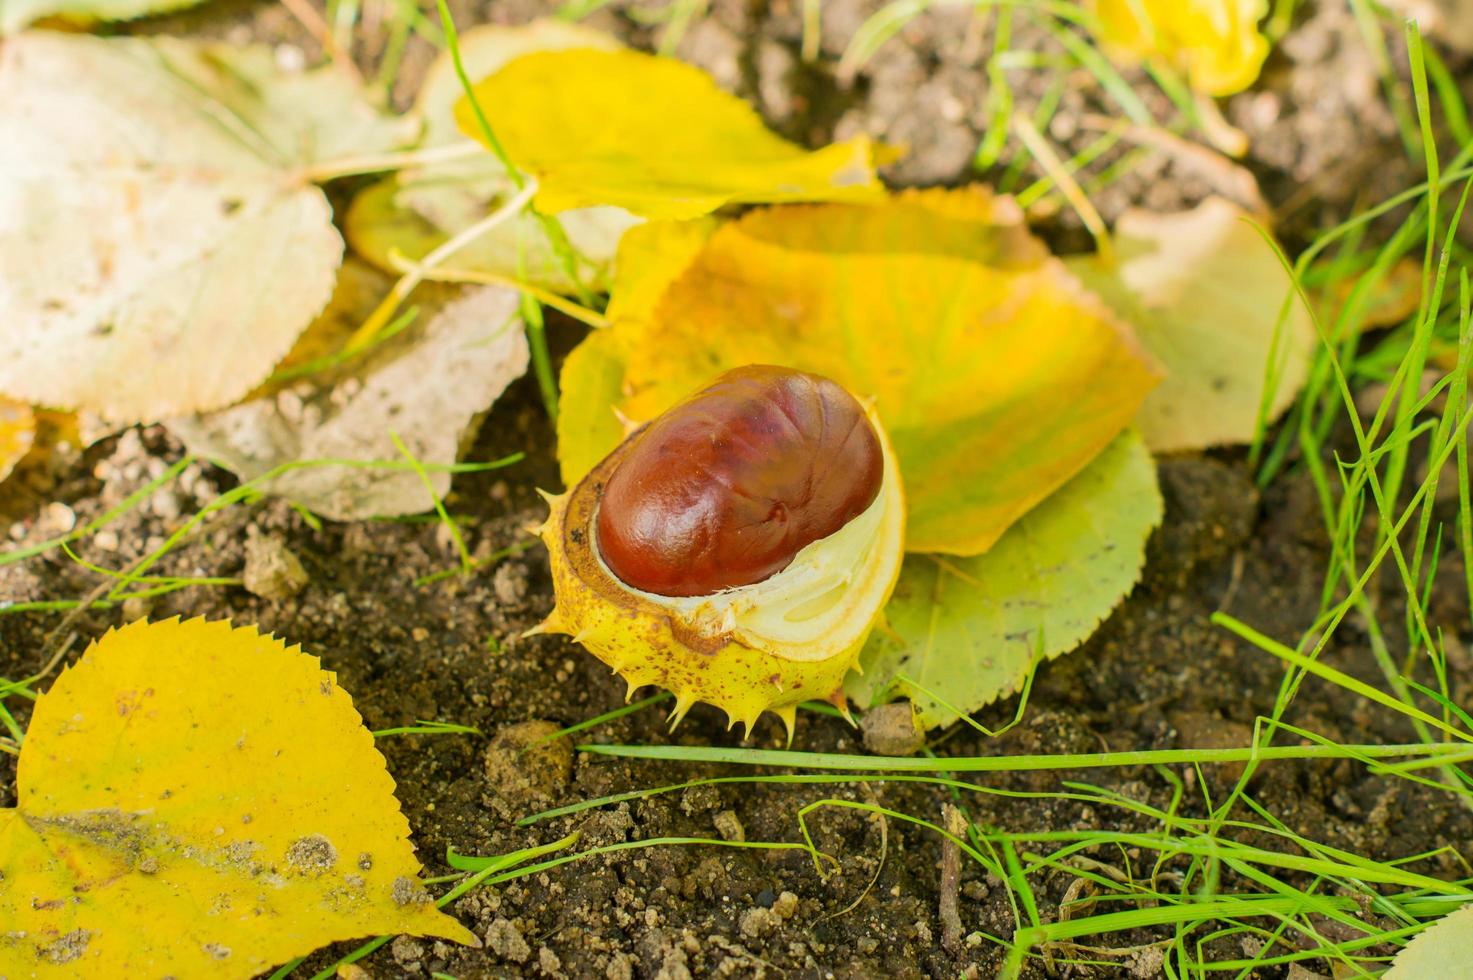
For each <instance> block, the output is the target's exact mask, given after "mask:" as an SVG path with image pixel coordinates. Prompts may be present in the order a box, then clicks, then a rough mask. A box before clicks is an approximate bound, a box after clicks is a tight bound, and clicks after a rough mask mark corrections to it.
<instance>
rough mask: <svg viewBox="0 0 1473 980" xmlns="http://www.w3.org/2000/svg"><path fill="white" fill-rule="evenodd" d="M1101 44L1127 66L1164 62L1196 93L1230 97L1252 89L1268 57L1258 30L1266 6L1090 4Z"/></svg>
mask: <svg viewBox="0 0 1473 980" xmlns="http://www.w3.org/2000/svg"><path fill="white" fill-rule="evenodd" d="M1089 6H1090V8H1091V9H1092V12H1093V13H1094V15H1095V20H1096V23H1097V24H1098V25H1099V33H1100V40H1101V41H1102V42H1103V43H1104V45H1105V48H1106V50H1107V51H1109V52H1110V53H1111V54H1112V55H1114V56H1115V57H1117V58H1120V59H1121V60H1124V61H1126V62H1128V63H1133V62H1137V61H1142V60H1144V61H1160V62H1164V63H1165V64H1167V65H1169V66H1171V67H1172V68H1175V69H1178V70H1180V71H1183V72H1185V73H1186V76H1187V80H1188V82H1189V83H1190V84H1191V86H1192V88H1194V89H1196V90H1197V91H1199V92H1203V93H1205V94H1207V95H1232V94H1233V93H1234V92H1241V91H1243V89H1245V88H1247V87H1248V86H1249V85H1252V84H1253V82H1254V80H1255V79H1257V78H1258V72H1259V70H1260V69H1261V68H1262V67H1263V59H1264V58H1266V57H1268V39H1267V38H1265V37H1264V36H1263V34H1261V33H1260V32H1259V30H1258V23H1259V21H1261V20H1263V18H1264V17H1265V16H1266V15H1267V14H1268V0H1090V3H1089Z"/></svg>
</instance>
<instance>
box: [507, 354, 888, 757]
mask: <svg viewBox="0 0 1473 980" xmlns="http://www.w3.org/2000/svg"><path fill="white" fill-rule="evenodd" d="M548 500H549V503H550V505H551V513H550V514H549V516H548V519H547V522H546V523H545V524H544V525H543V527H542V529H541V532H540V533H541V535H542V538H543V541H544V542H545V543H546V544H547V547H548V550H549V553H550V555H551V566H552V575H553V587H554V592H555V594H556V599H557V604H556V606H555V608H554V609H553V612H552V614H551V615H550V616H549V617H548V618H547V620H545V621H544V622H543V623H542V624H541V625H540V626H538V627H537V628H536V629H535V630H534V631H533V632H541V633H550V632H557V633H568V634H570V635H572V636H573V638H574V639H575V640H577V641H578V642H580V643H582V644H583V645H584V646H585V647H587V648H588V649H589V650H590V651H591V652H592V653H593V654H594V655H595V656H597V657H598V658H599V659H600V660H603V661H604V662H605V663H607V664H609V665H610V666H611V667H613V668H614V670H615V671H617V672H618V673H620V674H621V675H622V676H623V677H624V678H625V680H626V681H628V683H629V687H630V694H631V695H632V694H633V692H634V690H636V689H637V688H639V687H642V686H644V685H646V684H657V685H659V686H661V687H664V688H667V689H668V690H670V691H672V692H674V694H675V695H676V706H675V710H674V712H673V714H672V718H673V720H675V721H677V722H678V721H679V719H680V718H681V717H683V716H684V715H685V713H686V712H687V711H688V710H689V709H690V707H691V705H692V704H694V703H695V702H696V701H705V702H708V703H711V704H714V705H716V706H718V707H720V708H722V709H724V710H725V711H726V712H727V715H728V719H729V721H730V722H731V723H732V724H735V723H736V722H737V721H741V722H743V723H744V724H745V725H746V726H747V728H748V729H750V728H751V726H752V724H753V723H754V722H755V721H756V719H757V717H758V716H759V715H760V714H761V713H762V712H763V711H769V710H770V711H773V712H775V713H777V714H778V715H779V716H780V717H782V718H783V720H784V722H785V723H786V724H787V726H788V730H789V735H790V737H791V732H792V725H793V720H794V714H795V711H796V708H797V705H798V703H799V702H801V701H805V700H812V699H822V700H828V701H830V702H832V703H833V704H835V705H836V706H838V707H839V708H841V709H844V707H845V701H844V694H843V679H844V675H845V674H846V673H848V671H849V670H850V668H851V667H852V666H853V664H854V661H855V659H856V658H857V657H858V655H859V651H860V649H861V648H862V647H863V645H864V642H865V640H866V639H867V638H868V636H869V633H870V630H871V628H872V627H873V625H874V623H875V621H876V620H877V618H878V617H879V615H880V611H881V610H882V609H883V607H884V605H885V603H886V601H887V600H888V599H889V596H890V592H891V590H892V589H893V588H894V585H895V580H896V577H897V576H898V575H899V572H900V563H901V559H902V557H903V553H904V525H905V506H904V495H903V493H902V490H901V483H900V471H899V468H898V466H897V465H896V462H895V456H894V453H893V452H892V451H891V448H890V445H889V442H888V440H887V438H886V436H885V433H884V429H883V427H882V426H881V425H880V422H879V419H878V417H877V415H876V413H875V412H874V409H873V407H872V406H867V405H865V404H863V403H861V402H860V401H859V400H858V399H856V398H855V397H854V396H853V395H851V394H850V393H849V392H847V391H845V390H844V389H843V388H842V387H841V386H839V385H838V384H837V383H835V382H833V381H831V380H829V379H827V378H823V377H820V376H818V375H813V374H807V373H804V372H801V371H795V370H792V369H789V368H780V367H771V366H749V367H744V368H739V369H737V370H735V371H731V372H728V373H727V374H725V375H722V376H721V377H719V378H717V379H715V380H714V381H713V383H712V384H711V385H710V386H709V387H707V388H705V389H703V390H701V391H699V392H697V393H695V394H693V395H692V396H690V397H689V398H687V399H686V400H684V401H682V402H680V403H679V404H677V405H675V406H674V407H673V408H671V409H670V410H669V411H667V412H666V413H664V414H663V415H661V416H659V417H658V418H657V419H655V420H653V421H651V422H650V423H649V424H648V425H646V426H644V427H642V428H641V429H639V430H636V431H635V432H634V433H632V434H631V435H630V436H629V437H628V438H626V439H625V440H624V442H623V443H621V444H620V445H619V446H618V447H617V448H616V449H615V450H614V451H613V452H612V453H610V454H609V455H608V456H607V457H605V458H604V460H603V461H602V462H600V463H599V464H598V465H597V466H595V467H594V468H593V469H592V470H591V471H590V472H589V473H588V474H587V475H586V476H585V477H584V478H583V479H582V480H581V481H580V482H579V483H578V484H577V485H576V486H575V487H573V488H572V489H571V490H570V491H569V492H567V493H565V494H563V495H561V496H558V497H549V498H548Z"/></svg>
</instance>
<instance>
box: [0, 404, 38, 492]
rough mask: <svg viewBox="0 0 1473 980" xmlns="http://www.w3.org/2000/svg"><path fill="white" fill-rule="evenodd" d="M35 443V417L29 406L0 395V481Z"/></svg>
mask: <svg viewBox="0 0 1473 980" xmlns="http://www.w3.org/2000/svg"><path fill="white" fill-rule="evenodd" d="M35 441H36V415H35V413H34V412H32V411H31V406H29V405H27V404H25V403H24V402H18V401H13V400H11V399H9V398H6V397H5V396H4V395H0V480H3V479H5V478H6V477H7V476H9V475H10V471H11V470H13V469H15V464H16V463H19V462H20V461H21V458H22V457H23V456H25V454H26V453H28V452H30V451H31V444H32V443H34V442H35Z"/></svg>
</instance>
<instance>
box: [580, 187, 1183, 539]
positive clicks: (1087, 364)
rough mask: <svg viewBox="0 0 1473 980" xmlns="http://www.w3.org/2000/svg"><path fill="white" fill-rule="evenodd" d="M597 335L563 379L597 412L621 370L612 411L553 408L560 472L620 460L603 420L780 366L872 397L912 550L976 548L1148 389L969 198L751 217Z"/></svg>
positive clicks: (1146, 368) (658, 408)
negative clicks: (755, 367) (748, 369)
mask: <svg viewBox="0 0 1473 980" xmlns="http://www.w3.org/2000/svg"><path fill="white" fill-rule="evenodd" d="M630 275H633V273H632V272H631V273H630ZM624 278H625V272H624V270H623V269H621V270H620V272H619V281H620V282H623V281H624ZM618 299H619V297H618V295H617V293H616V296H615V298H614V301H613V302H617V301H618ZM642 302H644V301H641V303H642ZM635 305H640V304H639V303H637V304H635ZM609 331H610V332H612V333H613V334H614V336H615V338H616V339H615V340H606V339H604V338H603V337H602V336H599V337H597V338H596V339H595V340H594V341H593V344H594V346H593V347H592V349H591V350H590V351H588V352H585V355H584V356H585V357H586V359H587V360H585V361H582V362H580V364H579V365H578V369H579V370H580V371H581V372H585V376H588V375H596V376H599V377H601V378H603V381H602V382H601V388H600V391H601V392H602V394H601V396H600V397H603V398H607V397H608V396H609V395H610V394H611V393H612V392H613V391H614V388H613V385H612V381H611V379H612V376H613V375H614V373H615V372H616V371H617V370H618V369H617V368H616V367H615V366H613V364H612V363H610V362H611V361H612V360H613V358H615V357H622V358H623V360H624V367H623V369H622V373H623V378H622V380H621V381H620V382H619V385H618V389H617V390H618V395H619V397H618V401H617V402H615V403H614V404H613V405H609V404H607V403H606V402H603V403H594V401H593V399H592V398H590V399H588V400H587V401H586V402H580V403H579V404H576V405H572V406H565V407H564V414H565V415H567V414H570V410H571V411H575V412H576V413H577V415H578V418H575V419H568V420H567V421H566V422H565V423H564V425H563V429H562V431H563V435H564V439H563V441H562V442H561V444H560V446H559V455H560V457H561V458H563V459H564V460H567V461H568V462H569V464H570V465H567V466H565V472H566V473H567V474H569V475H574V474H577V473H578V470H579V468H580V467H582V466H585V465H586V464H587V462H588V461H589V460H596V459H598V458H601V457H602V456H603V455H604V454H605V453H607V452H608V451H609V450H610V449H612V448H613V445H614V444H617V441H618V440H617V438H615V435H616V430H615V429H614V428H613V427H612V426H610V425H608V424H607V421H606V418H607V416H608V415H609V414H610V413H611V412H612V411H615V410H616V411H617V412H619V413H620V414H622V415H624V416H625V417H627V418H629V419H632V420H634V421H643V420H647V419H650V418H653V417H654V416H656V415H658V414H659V413H660V412H662V411H664V410H665V409H666V408H668V407H669V406H670V405H672V404H674V403H675V402H676V401H677V400H679V398H680V397H681V396H683V395H684V394H685V393H686V392H689V391H692V390H695V389H697V388H699V387H700V386H701V385H703V384H705V383H706V382H707V381H708V380H709V379H710V378H711V377H713V376H715V375H716V374H718V373H720V372H722V371H725V370H727V369H729V368H732V367H736V366H738V365H741V364H749V363H772V364H784V365H788V366H791V367H797V368H801V369H804V370H808V371H814V372H817V373H819V374H824V375H827V376H829V377H831V378H834V379H835V380H837V381H839V382H840V383H841V384H843V385H845V386H846V387H848V388H849V389H850V390H851V391H853V392H855V393H856V394H857V395H859V396H860V397H862V398H874V399H876V401H877V403H878V407H879V412H880V416H881V419H882V420H883V421H884V423H885V427H886V430H887V431H888V432H889V434H890V438H891V440H892V441H893V443H894V446H895V451H896V454H897V455H898V457H899V460H900V466H901V472H902V474H903V476H904V478H905V484H906V496H907V500H908V503H909V525H908V532H907V547H908V548H909V549H910V550H913V551H943V552H949V553H952V554H977V553H979V552H982V551H985V550H986V549H987V548H988V547H990V546H991V545H992V543H993V542H994V541H996V540H997V538H998V537H999V535H1001V534H1002V532H1003V531H1004V530H1006V529H1007V527H1008V525H1010V524H1012V523H1013V522H1014V521H1015V520H1017V519H1018V518H1019V517H1020V516H1022V515H1023V514H1024V513H1026V512H1027V511H1028V510H1029V508H1031V507H1033V506H1034V505H1035V504H1037V503H1039V502H1040V501H1042V500H1043V499H1044V498H1046V497H1047V496H1048V495H1049V494H1050V493H1052V492H1053V491H1054V490H1056V489H1057V488H1058V487H1060V486H1061V485H1063V484H1064V483H1065V482H1066V481H1067V480H1068V479H1069V478H1070V477H1072V476H1073V475H1074V474H1075V473H1077V472H1079V471H1080V470H1081V469H1082V468H1083V467H1084V466H1085V465H1086V464H1087V463H1088V462H1089V461H1090V460H1091V459H1093V458H1094V456H1095V455H1096V454H1098V453H1099V452H1100V450H1102V449H1103V448H1104V447H1105V446H1106V445H1107V444H1108V443H1109V442H1110V440H1112V439H1113V438H1114V437H1115V436H1116V435H1117V434H1118V433H1119V432H1120V431H1121V430H1122V429H1123V428H1125V426H1126V425H1128V424H1129V422H1130V420H1131V418H1132V417H1133V416H1134V415H1135V413H1136V411H1137V409H1138V408H1139V407H1140V403H1141V399H1142V398H1143V397H1144V396H1145V394H1146V392H1147V391H1148V390H1149V389H1150V388H1151V386H1152V385H1153V384H1154V383H1155V381H1156V373H1155V368H1154V367H1153V365H1152V364H1151V363H1150V362H1149V360H1148V358H1147V357H1145V356H1144V355H1143V354H1142V353H1141V352H1140V351H1139V349H1138V348H1137V346H1136V343H1135V340H1134V338H1133V337H1132V336H1131V334H1130V332H1129V330H1128V328H1126V327H1124V326H1123V325H1122V324H1120V323H1119V322H1118V321H1116V320H1115V318H1114V316H1113V315H1112V314H1111V313H1110V312H1109V310H1108V309H1107V308H1106V307H1105V306H1104V305H1103V304H1102V303H1100V302H1099V301H1098V300H1097V299H1096V298H1094V297H1093V296H1092V295H1090V294H1089V293H1087V292H1086V291H1085V290H1084V289H1083V288H1082V287H1081V286H1080V284H1079V282H1078V281H1077V280H1076V279H1075V278H1074V277H1073V276H1071V275H1070V274H1069V273H1068V272H1067V271H1066V270H1065V268H1064V267H1063V265H1062V264H1061V263H1060V262H1059V261H1058V260H1057V259H1055V258H1053V257H1052V256H1050V255H1049V254H1048V252H1047V251H1046V250H1045V249H1044V248H1043V246H1042V245H1041V244H1040V243H1039V242H1037V241H1036V240H1035V239H1033V238H1032V237H1031V236H1030V235H1029V234H1028V231H1027V229H1026V228H1025V227H1024V226H1023V224H1022V220H1021V216H1020V215H1019V213H1018V211H1017V208H1016V207H1015V206H1014V205H1013V204H1012V202H1011V201H1010V200H1007V199H1003V198H995V197H993V196H992V195H990V194H988V193H986V192H985V191H982V190H963V191H921V192H911V193H907V194H903V195H899V196H897V197H894V198H891V199H888V200H886V201H884V202H881V203H878V204H876V205H873V206H862V205H820V206H807V207H791V208H774V209H768V210H763V211H757V212H753V213H751V214H749V215H747V216H745V217H743V218H742V219H741V220H740V221H737V222H734V223H731V224H728V225H725V226H723V227H722V228H720V229H719V230H718V231H716V233H715V234H714V235H712V236H711V238H710V240H709V241H708V242H706V244H705V245H704V247H703V248H702V249H701V250H700V252H699V253H698V254H697V256H696V257H695V259H694V260H693V261H692V262H691V263H690V265H689V267H688V268H686V269H685V271H684V272H682V273H681V274H680V275H679V276H678V277H677V278H676V279H675V280H674V282H673V283H672V284H671V285H670V286H669V287H668V288H667V289H666V290H665V291H664V293H663V295H662V297H661V298H660V300H659V302H658V303H657V304H656V305H655V310H654V313H653V315H652V316H650V317H649V318H648V319H642V318H639V317H627V318H624V319H618V320H615V322H614V323H613V325H612V326H611V327H610V328H609ZM596 360H602V361H603V362H604V363H603V364H602V365H596V364H595V363H593V362H594V361H596ZM589 413H595V414H598V415H601V416H602V417H603V421H599V420H595V422H594V423H593V424H588V423H586V422H585V419H586V417H587V416H588V415H589ZM584 439H597V440H599V441H598V442H594V443H590V442H583V441H580V440H584Z"/></svg>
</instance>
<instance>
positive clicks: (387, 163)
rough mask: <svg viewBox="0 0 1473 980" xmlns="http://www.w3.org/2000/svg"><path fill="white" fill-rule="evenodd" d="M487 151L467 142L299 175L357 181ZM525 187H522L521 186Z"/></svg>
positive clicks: (345, 161)
mask: <svg viewBox="0 0 1473 980" xmlns="http://www.w3.org/2000/svg"><path fill="white" fill-rule="evenodd" d="M484 152H485V151H484V150H483V149H482V148H481V146H480V144H478V143H473V142H471V141H470V140H466V141H464V142H461V143H450V144H448V145H445V146H427V147H424V148H423V149H419V150H404V151H402V152H399V153H373V154H367V155H365V156H358V157H339V158H338V159H336V160H324V161H322V162H320V163H314V164H312V165H311V166H309V167H303V168H302V169H301V170H299V171H297V179H298V180H300V181H301V182H302V183H312V184H321V183H324V182H326V181H329V180H336V179H338V178H339V177H354V176H357V175H359V174H375V173H382V172H383V171H386V170H402V169H404V168H405V167H414V166H420V165H424V164H432V163H446V162H448V161H451V160H463V159H465V158H467V157H474V156H479V155H480V154H482V153H484ZM517 187H519V188H520V187H521V184H520V183H519V184H517Z"/></svg>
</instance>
